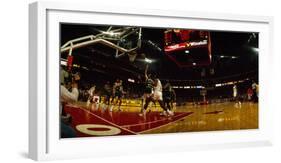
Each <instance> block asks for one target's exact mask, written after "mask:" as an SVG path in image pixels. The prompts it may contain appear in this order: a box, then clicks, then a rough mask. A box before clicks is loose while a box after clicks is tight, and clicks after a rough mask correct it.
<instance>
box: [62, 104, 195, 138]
mask: <svg viewBox="0 0 281 163" xmlns="http://www.w3.org/2000/svg"><path fill="white" fill-rule="evenodd" d="M65 110H66V112H67V113H69V114H71V115H72V119H73V122H72V127H73V128H75V126H76V125H79V124H103V125H109V126H114V127H117V128H119V129H120V130H121V131H122V132H121V133H120V134H119V135H132V134H139V133H142V132H145V131H148V130H153V129H155V128H159V127H162V126H164V125H167V124H170V123H172V122H175V121H178V120H181V119H183V118H185V117H186V116H188V115H190V114H192V112H176V113H175V115H174V116H172V117H169V118H167V117H164V116H161V115H160V113H159V112H150V113H147V114H146V116H145V117H146V118H144V117H140V116H139V115H138V113H137V112H122V111H120V112H109V111H101V110H95V111H89V110H85V109H84V108H80V107H74V106H66V108H65ZM77 132H78V133H79V134H78V136H91V135H87V134H83V133H80V132H79V131H77Z"/></svg>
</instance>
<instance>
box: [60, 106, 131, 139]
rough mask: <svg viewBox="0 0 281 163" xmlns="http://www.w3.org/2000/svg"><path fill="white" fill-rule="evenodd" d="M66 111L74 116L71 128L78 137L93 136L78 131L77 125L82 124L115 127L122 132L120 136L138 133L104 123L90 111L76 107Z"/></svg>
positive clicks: (66, 108) (67, 108)
mask: <svg viewBox="0 0 281 163" xmlns="http://www.w3.org/2000/svg"><path fill="white" fill-rule="evenodd" d="M65 111H66V112H67V113H69V114H71V116H72V123H71V126H72V127H73V128H74V129H75V131H76V132H77V136H78V137H88V136H92V135H88V134H85V133H82V132H80V131H78V130H77V129H76V126H77V125H80V124H103V125H108V126H114V127H117V128H119V129H120V130H121V133H120V135H135V134H137V133H135V132H133V131H130V130H128V129H123V128H122V127H121V126H118V125H116V124H114V123H110V122H107V121H104V120H103V119H102V118H100V117H98V116H95V115H94V114H93V113H90V112H89V111H86V110H84V109H81V108H74V107H65Z"/></svg>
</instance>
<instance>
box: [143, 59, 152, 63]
mask: <svg viewBox="0 0 281 163" xmlns="http://www.w3.org/2000/svg"><path fill="white" fill-rule="evenodd" d="M144 61H145V62H147V63H152V60H151V59H148V58H145V59H144Z"/></svg>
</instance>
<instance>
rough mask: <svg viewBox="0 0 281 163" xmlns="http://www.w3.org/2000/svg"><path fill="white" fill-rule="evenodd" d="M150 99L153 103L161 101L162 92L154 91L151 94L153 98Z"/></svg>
mask: <svg viewBox="0 0 281 163" xmlns="http://www.w3.org/2000/svg"><path fill="white" fill-rule="evenodd" d="M152 98H153V100H155V101H163V97H162V92H161V91H155V92H154V93H153V97H152Z"/></svg>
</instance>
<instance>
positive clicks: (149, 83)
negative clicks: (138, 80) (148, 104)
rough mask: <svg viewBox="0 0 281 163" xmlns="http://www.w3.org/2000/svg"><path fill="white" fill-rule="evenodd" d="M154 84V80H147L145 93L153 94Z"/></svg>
mask: <svg viewBox="0 0 281 163" xmlns="http://www.w3.org/2000/svg"><path fill="white" fill-rule="evenodd" d="M153 83H154V82H153V80H152V79H147V80H146V81H145V88H144V93H146V94H151V93H152V92H153Z"/></svg>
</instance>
